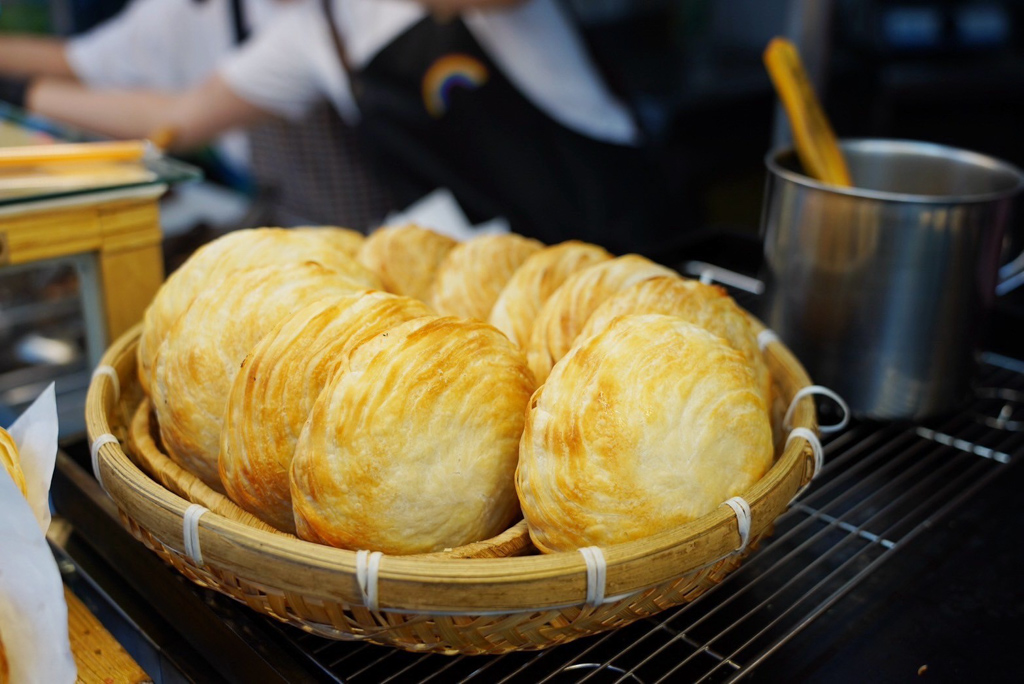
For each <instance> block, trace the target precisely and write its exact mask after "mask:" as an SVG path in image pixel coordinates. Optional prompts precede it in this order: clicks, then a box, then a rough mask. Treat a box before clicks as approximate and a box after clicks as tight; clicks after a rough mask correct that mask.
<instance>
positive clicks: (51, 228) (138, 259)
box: [0, 196, 164, 340]
mask: <svg viewBox="0 0 1024 684" xmlns="http://www.w3.org/2000/svg"><path fill="white" fill-rule="evenodd" d="M161 238H162V233H161V230H160V214H159V208H158V205H157V197H156V196H153V197H142V198H131V199H112V200H109V201H100V202H97V203H94V204H82V205H76V206H66V207H61V206H57V207H54V208H46V207H42V208H39V209H38V210H34V211H28V212H25V213H18V214H16V215H11V216H6V215H4V216H0V266H2V265H3V264H5V263H9V264H24V263H31V262H34V261H40V260H43V259H52V258H56V257H63V256H70V255H74V254H83V253H92V254H95V255H96V258H97V265H98V266H99V269H98V270H99V273H100V283H99V290H100V292H102V295H103V312H104V317H105V320H104V321H103V326H104V329H105V331H106V334H107V339H108V340H115V339H117V338H118V337H120V336H121V335H122V334H123V333H124V332H125V331H126V330H128V329H129V328H130V327H131V326H132V325H134V324H135V323H137V322H138V321H140V320H142V315H143V313H144V312H145V310H146V307H147V306H148V305H149V302H150V301H151V300H152V299H153V296H154V295H155V294H156V291H157V289H158V288H159V287H160V284H161V283H162V282H163V279H164V271H163V256H162V252H161V245H160V241H161Z"/></svg>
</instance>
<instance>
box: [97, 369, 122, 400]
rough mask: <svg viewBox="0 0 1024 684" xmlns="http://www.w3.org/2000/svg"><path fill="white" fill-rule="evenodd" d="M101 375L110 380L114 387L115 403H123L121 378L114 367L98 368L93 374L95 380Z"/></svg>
mask: <svg viewBox="0 0 1024 684" xmlns="http://www.w3.org/2000/svg"><path fill="white" fill-rule="evenodd" d="M101 375H103V376H106V377H108V378H110V384H112V385H113V386H114V401H115V402H118V401H121V378H119V377H117V371H116V370H114V367H113V366H108V365H106V364H103V365H102V366H96V370H94V371H93V372H92V379H93V380H95V379H96V378H98V377H99V376H101Z"/></svg>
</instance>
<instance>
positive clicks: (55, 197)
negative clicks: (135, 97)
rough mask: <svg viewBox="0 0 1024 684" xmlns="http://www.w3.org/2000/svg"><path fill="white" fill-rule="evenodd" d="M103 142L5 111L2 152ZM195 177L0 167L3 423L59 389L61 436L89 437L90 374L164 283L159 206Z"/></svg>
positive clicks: (167, 167) (157, 169) (158, 162)
mask: <svg viewBox="0 0 1024 684" xmlns="http://www.w3.org/2000/svg"><path fill="white" fill-rule="evenodd" d="M91 140H95V138H94V137H92V136H89V135H88V134H85V133H82V132H79V131H73V130H68V129H65V128H62V127H60V126H58V125H56V124H54V123H52V122H49V121H46V120H42V119H39V118H36V117H32V116H30V115H26V114H25V113H23V112H21V111H19V110H16V109H14V108H11V107H8V106H6V105H2V104H0V156H2V153H3V150H4V148H11V147H14V146H23V145H46V144H52V143H59V142H87V141H91ZM200 175H201V174H200V172H199V170H198V169H196V168H194V167H192V166H190V165H188V164H184V163H182V162H179V161H177V160H174V159H170V158H167V157H164V156H162V155H159V154H155V153H154V154H150V155H147V156H146V157H145V158H144V159H142V160H141V161H138V162H132V163H117V164H115V163H97V162H88V163H85V162H83V163H60V164H40V165H35V166H28V165H24V166H17V165H13V164H3V165H0V424H8V423H9V422H10V421H11V420H12V419H13V417H14V416H16V415H18V413H19V412H20V411H21V410H22V408H24V406H25V405H26V404H27V403H28V402H29V401H30V400H31V399H32V398H34V397H35V396H37V395H38V394H39V392H40V391H41V390H42V389H43V388H45V387H46V385H48V384H49V383H50V382H56V388H57V397H58V401H57V405H58V412H59V414H60V425H61V436H62V437H63V438H73V437H77V436H80V435H82V434H84V418H83V406H84V400H85V392H86V387H87V385H88V381H89V375H90V373H91V370H92V368H93V367H94V366H95V364H96V363H97V361H98V360H99V358H100V356H101V355H102V353H103V350H104V349H105V348H106V347H107V345H108V344H109V343H110V341H111V340H113V339H114V338H116V337H117V336H118V335H120V334H121V333H123V332H124V331H125V330H127V329H128V328H130V327H131V326H132V325H134V324H136V323H137V322H138V321H139V320H141V317H142V313H143V312H144V311H145V307H146V306H147V305H148V303H149V301H150V299H152V296H153V294H154V293H155V292H156V289H157V288H158V287H159V286H160V283H161V282H162V281H163V277H164V272H163V262H162V252H161V238H162V232H161V229H160V217H159V207H158V204H157V202H158V200H159V198H160V197H161V196H162V195H163V194H164V193H165V192H166V191H167V189H168V188H169V187H170V185H172V184H175V183H181V182H184V181H190V180H196V179H198V178H199V177H200Z"/></svg>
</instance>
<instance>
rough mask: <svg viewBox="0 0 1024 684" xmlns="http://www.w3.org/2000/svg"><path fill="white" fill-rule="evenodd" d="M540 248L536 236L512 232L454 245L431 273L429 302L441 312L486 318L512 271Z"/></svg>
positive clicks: (445, 314) (441, 313)
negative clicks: (534, 238) (432, 275)
mask: <svg viewBox="0 0 1024 684" xmlns="http://www.w3.org/2000/svg"><path fill="white" fill-rule="evenodd" d="M541 248H543V245H542V244H541V243H539V242H537V241H536V240H532V239H530V238H525V237H523V236H521V235H516V234H514V233H506V234H502V235H482V236H480V237H476V238H473V239H472V240H469V241H468V242H463V243H462V244H460V245H456V246H455V247H454V248H453V249H452V251H450V252H448V255H447V256H446V257H445V258H444V261H442V262H441V265H440V266H439V267H438V269H437V273H435V274H434V282H433V285H432V286H431V299H430V303H431V305H432V306H433V307H434V309H435V310H436V311H437V313H439V314H440V315H442V316H461V317H462V318H475V319H477V320H480V321H486V320H487V319H488V317H489V316H490V313H491V308H492V307H493V306H494V302H495V301H497V299H498V295H500V294H501V291H502V289H503V288H504V287H505V284H506V283H507V282H508V280H509V278H511V277H512V274H513V273H515V272H516V269H517V268H519V266H520V264H522V263H523V262H524V261H525V260H526V259H527V258H528V257H529V256H530V255H531V254H534V253H536V252H537V251H539V250H540V249H541Z"/></svg>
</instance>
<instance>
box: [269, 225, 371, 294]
mask: <svg viewBox="0 0 1024 684" xmlns="http://www.w3.org/2000/svg"><path fill="white" fill-rule="evenodd" d="M289 230H291V231H292V232H293V233H294V232H296V231H298V232H301V233H307V232H309V233H314V232H315V233H316V234H317V236H318V239H321V240H324V241H326V242H327V243H329V244H330V245H331V246H332V247H335V248H336V249H340V250H341V251H342V252H344V253H345V254H348V255H349V256H350V257H352V258H353V259H355V258H357V257H358V256H359V250H360V249H362V248H363V242H364V241H365V240H366V236H365V235H363V234H362V233H360V232H359V231H356V230H352V229H351V228H342V227H341V226H296V227H294V228H289ZM378 287H379V286H378Z"/></svg>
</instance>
